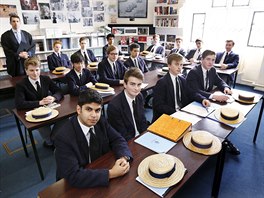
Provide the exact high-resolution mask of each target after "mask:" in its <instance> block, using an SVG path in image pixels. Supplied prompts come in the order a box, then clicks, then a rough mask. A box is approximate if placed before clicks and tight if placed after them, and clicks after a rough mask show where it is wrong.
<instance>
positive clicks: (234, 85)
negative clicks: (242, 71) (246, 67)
mask: <svg viewBox="0 0 264 198" xmlns="http://www.w3.org/2000/svg"><path fill="white" fill-rule="evenodd" d="M237 73H238V70H237V71H236V73H235V79H234V84H233V89H235V87H236V79H237Z"/></svg>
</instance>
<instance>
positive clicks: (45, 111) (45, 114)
mask: <svg viewBox="0 0 264 198" xmlns="http://www.w3.org/2000/svg"><path fill="white" fill-rule="evenodd" d="M57 115H59V112H58V111H57V110H55V109H51V108H48V107H39V108H37V109H34V110H32V111H31V112H30V113H29V114H28V115H26V120H27V121H29V122H42V121H46V120H50V119H52V118H55V117H56V116H57Z"/></svg>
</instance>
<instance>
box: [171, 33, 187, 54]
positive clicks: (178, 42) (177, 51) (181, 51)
mask: <svg viewBox="0 0 264 198" xmlns="http://www.w3.org/2000/svg"><path fill="white" fill-rule="evenodd" d="M182 41H183V40H182V38H180V37H177V38H176V39H175V43H176V47H175V48H173V49H172V50H171V51H170V54H173V53H175V54H180V55H182V56H183V57H185V56H186V51H185V49H183V48H182V47H181V45H182Z"/></svg>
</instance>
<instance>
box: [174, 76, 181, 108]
mask: <svg viewBox="0 0 264 198" xmlns="http://www.w3.org/2000/svg"><path fill="white" fill-rule="evenodd" d="M175 81H176V100H177V104H178V106H179V107H182V103H181V95H180V91H181V89H180V84H179V79H178V77H176V78H175Z"/></svg>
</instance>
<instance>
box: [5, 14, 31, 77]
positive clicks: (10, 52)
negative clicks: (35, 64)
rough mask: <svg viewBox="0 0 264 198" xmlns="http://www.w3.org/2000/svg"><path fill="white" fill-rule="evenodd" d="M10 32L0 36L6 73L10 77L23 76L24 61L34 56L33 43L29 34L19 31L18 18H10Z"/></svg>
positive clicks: (12, 16) (13, 16) (19, 23)
mask: <svg viewBox="0 0 264 198" xmlns="http://www.w3.org/2000/svg"><path fill="white" fill-rule="evenodd" d="M10 24H11V26H12V29H11V30H8V31H6V32H5V33H4V34H2V36H1V45H2V47H3V49H4V53H5V56H6V65H7V73H8V74H9V75H11V76H21V75H25V74H26V73H25V69H24V61H25V60H26V59H27V58H28V57H32V56H34V55H35V43H34V41H33V40H32V36H31V34H29V33H28V32H26V31H24V30H21V29H20V25H21V22H20V18H19V16H17V15H11V16H10Z"/></svg>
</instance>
